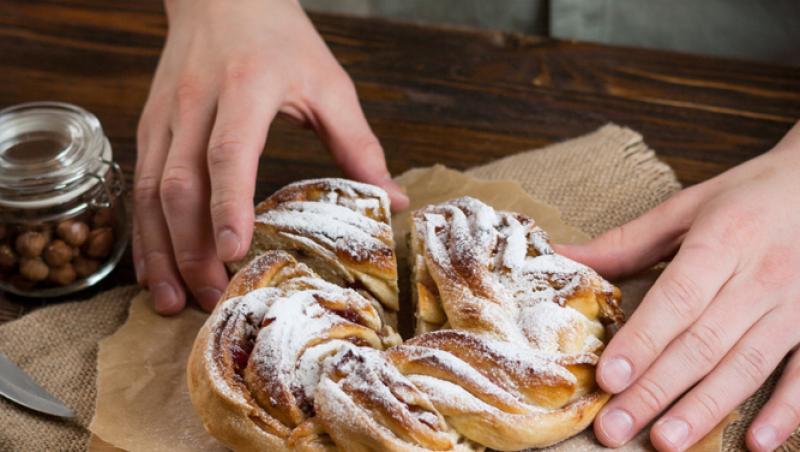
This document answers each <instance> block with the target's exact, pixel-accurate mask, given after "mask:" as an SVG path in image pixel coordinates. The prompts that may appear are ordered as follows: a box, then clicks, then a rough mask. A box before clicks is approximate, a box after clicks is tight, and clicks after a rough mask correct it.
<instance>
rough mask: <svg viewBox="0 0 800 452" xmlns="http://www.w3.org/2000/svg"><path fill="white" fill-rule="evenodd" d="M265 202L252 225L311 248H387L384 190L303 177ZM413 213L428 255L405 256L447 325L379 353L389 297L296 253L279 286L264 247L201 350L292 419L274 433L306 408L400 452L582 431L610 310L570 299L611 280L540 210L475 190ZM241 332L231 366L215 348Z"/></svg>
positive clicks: (216, 378)
mask: <svg viewBox="0 0 800 452" xmlns="http://www.w3.org/2000/svg"><path fill="white" fill-rule="evenodd" d="M300 188H302V189H303V190H302V191H298V192H293V190H295V189H297V190H299V189H300ZM271 202H272V204H270V206H269V209H266V210H262V211H261V212H260V213H259V215H258V217H257V222H259V223H261V224H264V225H269V226H270V227H273V228H275V230H276V231H277V233H278V234H283V236H284V237H291V238H292V240H295V241H296V242H295V243H298V244H301V245H303V246H304V247H305V249H311V250H314V249H316V250H318V252H319V253H320V255H325V256H327V257H328V258H336V256H341V255H345V256H348V257H349V258H351V259H354V260H360V261H364V262H367V261H369V260H371V259H373V258H374V257H375V256H377V255H380V254H381V253H385V252H386V253H390V255H391V256H392V258H393V250H392V246H393V244H392V239H391V228H390V226H389V223H388V215H389V212H388V207H387V206H388V199H387V198H386V194H385V193H384V192H383V191H382V190H380V189H377V188H374V187H371V186H368V185H365V184H354V183H351V182H349V181H336V180H327V179H326V180H317V181H304V182H302V183H299V184H293V185H290V186H288V187H286V188H285V189H283V190H282V191H281V194H280V196H277V197H275V198H273V199H272V201H271ZM382 218H385V219H386V220H385V221H384V220H383V219H382ZM413 218H414V221H415V224H414V227H413V229H412V230H413V231H414V232H415V233H416V234H417V235H418V237H417V239H418V240H419V241H420V242H421V244H422V247H421V249H420V250H418V251H419V252H421V253H422V256H411V258H412V259H416V262H418V267H419V269H420V272H421V274H422V273H424V272H430V274H429V275H426V276H428V278H427V280H428V281H429V282H426V283H427V284H436V285H437V287H436V289H437V290H435V291H434V292H432V293H434V294H435V295H434V296H435V297H437V299H438V302H440V303H442V305H443V307H444V312H445V314H446V317H447V319H446V322H445V323H444V324H443V325H439V326H438V330H436V331H431V332H428V333H425V334H421V335H418V336H416V337H414V338H412V339H410V340H409V341H407V342H406V343H404V344H401V345H397V346H394V347H391V348H389V349H387V350H383V348H384V345H383V344H385V343H386V342H385V339H386V338H385V337H384V335H385V334H387V330H386V329H385V328H384V327H385V325H384V324H383V320H382V316H381V314H380V312H379V311H380V307H377V308H376V306H375V305H374V304H373V303H372V302H371V301H370V300H368V299H367V298H365V297H364V296H362V294H361V293H359V292H357V291H355V290H352V289H347V288H343V287H340V286H337V285H336V284H332V283H331V282H326V281H324V280H322V279H320V278H319V277H318V276H317V275H316V274H314V272H313V271H311V270H310V269H309V268H308V267H306V266H304V265H303V264H299V263H297V262H294V260H293V258H291V257H288V258H287V257H285V256H288V255H287V254H286V253H283V255H282V256H283V257H282V259H284V260H285V259H288V260H289V261H291V263H289V264H286V266H285V268H284V269H282V270H280V271H277V272H274V276H273V277H272V278H273V279H274V284H273V286H274V287H267V288H259V289H256V288H254V286H252V285H251V286H247V284H248V281H249V282H252V281H255V280H256V279H257V278H258V277H259V275H263V274H267V273H269V272H270V271H271V270H273V269H274V267H273V266H275V265H277V263H278V262H284V263H285V261H280V259H277V258H271V257H268V256H266V255H265V256H264V257H262V258H259V259H260V260H258V262H257V263H254V264H251V266H249V267H246V268H245V269H244V270H242V272H241V275H245V276H246V277H244V282H243V283H242V284H243V285H244V287H247V290H249V293H246V294H244V295H241V296H236V297H231V298H228V299H227V300H225V301H223V302H222V303H221V304H220V306H219V307H218V308H217V310H216V311H215V312H214V314H212V316H211V318H210V319H209V322H208V323H207V327H208V328H209V329H210V331H212V332H214V334H215V336H214V337H215V339H213V340H210V341H208V343H207V344H206V348H205V352H206V354H205V359H206V362H209V363H212V364H211V366H210V367H209V368H208V370H207V372H208V373H209V374H210V379H211V382H212V384H213V385H214V386H215V387H216V388H217V390H218V391H219V392H221V393H222V394H223V396H224V397H226V398H228V399H229V400H234V401H236V402H237V403H241V404H242V405H249V406H250V407H251V409H250V410H251V411H249V412H250V413H251V414H252V413H256V412H257V411H258V410H259V409H261V408H263V409H265V410H268V411H270V410H271V411H270V413H272V414H273V415H274V416H275V418H277V419H278V420H279V421H278V422H280V423H282V425H283V426H284V427H285V428H286V430H281V429H280V428H273V430H265V431H268V432H269V433H270V434H272V435H277V436H278V437H279V440H280V439H281V438H282V440H286V441H291V439H290V435H289V433H288V432H291V431H292V429H295V431H297V430H298V429H301V427H303V426H304V425H307V421H309V420H310V422H312V423H313V425H314V426H315V429H316V430H313V433H309V434H311V435H312V436H314V435H317V436H319V438H322V439H319V441H322V442H329V441H332V442H333V443H335V444H340V445H341V444H349V445H353V444H365V445H370V446H375V445H377V444H382V445H384V446H385V447H386V448H394V449H397V450H406V449H409V450H410V449H415V450H417V449H418V448H419V449H435V450H476V449H478V450H479V449H482V448H483V447H484V446H486V447H492V448H497V449H516V448H524V447H538V446H544V445H548V444H552V443H553V442H556V441H560V440H561V439H564V438H566V437H567V436H569V435H571V434H574V433H576V432H577V431H578V430H580V429H583V428H584V427H585V426H586V423H587V422H589V421H590V420H591V416H593V414H592V415H589V416H588V418H587V415H586V413H587V412H596V410H598V409H599V406H600V405H602V401H603V400H604V399H603V398H602V394H601V393H599V392H598V391H597V390H595V389H593V388H592V387H580V385H585V384H587V383H586V382H585V381H586V380H585V379H582V377H581V376H580V375H582V374H580V371H579V370H576V369H580V368H581V367H582V366H584V367H585V366H589V368H591V367H593V366H594V365H596V364H597V362H598V359H599V357H598V353H599V351H600V350H601V349H602V347H603V339H602V338H601V337H600V336H599V335H598V334H599V333H598V328H601V326H599V325H600V323H599V320H598V315H604V314H603V313H602V310H598V309H594V310H592V309H588V310H584V311H582V310H581V309H587V308H586V307H585V306H584V305H574V306H577V307H573V305H571V304H570V302H571V301H574V299H575V298H576V297H577V296H579V295H581V296H585V295H586V293H589V294H590V295H594V296H596V297H598V298H591V297H589V298H587V299H588V300H589V301H588V303H600V301H598V300H600V299H601V298H602V297H610V293H611V286H610V285H609V284H608V283H606V282H605V281H603V280H602V278H600V277H599V276H598V275H597V274H596V273H595V272H594V271H593V270H591V269H589V268H588V267H586V266H583V265H581V264H579V263H577V262H574V261H571V260H569V259H567V258H564V257H562V256H559V255H556V254H555V253H554V251H553V249H552V248H551V247H550V245H549V243H548V239H547V235H546V234H545V232H544V231H543V230H542V229H541V228H539V227H538V226H537V225H536V224H535V222H534V221H533V220H532V219H530V218H527V217H524V216H522V215H519V214H515V213H511V212H502V211H495V210H494V209H492V208H491V207H490V206H487V205H486V204H484V203H482V202H480V201H478V200H476V199H473V198H466V197H465V198H459V199H456V200H453V201H449V202H446V203H442V204H439V205H435V206H429V207H427V208H424V209H421V210H419V211H417V212H415V213H414V215H413ZM314 247H317V248H314ZM273 253H274V252H273ZM325 253H327V254H325ZM284 255H285V256H284ZM253 284H254V283H253ZM259 284H265V283H264V282H260V283H259ZM270 284H271V283H270ZM603 299H605V298H603ZM613 307H615V305H614V306H613ZM587 312H588V313H589V314H587ZM598 313H600V314H598ZM222 332H225V334H231V335H234V336H235V337H223V333H222ZM236 335H238V336H236ZM223 339H226V340H227V342H226V341H225V340H223ZM242 341H250V343H251V344H252V345H251V348H252V350H251V351H249V352H248V354H247V355H246V366H244V367H243V369H244V370H242V369H239V370H237V371H238V372H239V374H237V376H235V377H234V378H233V379H231V377H230V369H224V368H223V367H222V366H223V363H222V361H221V356H222V355H223V354H225V353H229V352H230V350H226V349H221V348H220V347H224V346H229V345H226V344H232V343H233V344H239V343H241V342H242ZM576 372H577V373H576ZM598 403H599V405H598ZM275 410H277V411H275ZM587 410H588V411H587ZM541 426H549V427H546V428H545V427H542V428H539V427H541ZM494 429H501V430H499V431H502V432H503V433H502V434H495V433H494ZM323 437H324V438H323ZM286 444H287V447H289V443H288V442H287V443H286ZM389 446H391V447H389Z"/></svg>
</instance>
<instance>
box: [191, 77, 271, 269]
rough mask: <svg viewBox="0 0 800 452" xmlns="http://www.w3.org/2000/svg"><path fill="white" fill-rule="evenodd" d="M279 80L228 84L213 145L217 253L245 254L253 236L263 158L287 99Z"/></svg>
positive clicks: (228, 258) (231, 257)
mask: <svg viewBox="0 0 800 452" xmlns="http://www.w3.org/2000/svg"><path fill="white" fill-rule="evenodd" d="M281 96H282V94H281V93H280V91H279V85H278V84H277V83H271V82H270V81H269V80H267V79H263V80H261V81H258V82H254V83H231V84H228V85H227V86H226V87H225V88H223V90H222V93H221V94H220V99H219V102H218V106H217V117H216V121H215V124H214V130H213V131H212V133H211V138H210V140H209V145H208V159H207V164H208V172H209V174H210V176H211V219H212V223H213V228H214V238H215V243H216V253H217V256H218V257H219V258H220V259H222V260H223V261H226V262H228V261H233V260H236V259H241V258H242V257H244V255H245V254H246V253H247V249H248V248H249V246H250V240H251V238H252V235H253V215H254V213H253V209H254V207H253V196H254V195H255V185H256V173H257V170H258V158H259V156H260V155H261V151H262V150H263V149H264V143H265V141H266V139H267V131H268V129H269V124H270V122H272V119H273V118H274V117H275V114H276V112H277V110H278V108H279V106H280V103H281V101H282V97H281Z"/></svg>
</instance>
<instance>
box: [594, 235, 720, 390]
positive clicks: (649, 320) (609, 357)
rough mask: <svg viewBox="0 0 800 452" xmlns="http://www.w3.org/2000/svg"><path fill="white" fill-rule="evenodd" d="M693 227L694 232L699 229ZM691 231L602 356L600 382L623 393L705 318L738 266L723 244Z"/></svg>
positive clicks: (608, 388)
mask: <svg viewBox="0 0 800 452" xmlns="http://www.w3.org/2000/svg"><path fill="white" fill-rule="evenodd" d="M694 231H695V230H693V234H694ZM697 231H698V234H697V235H696V236H697V237H700V239H697V240H696V239H694V236H693V235H692V234H690V236H688V237H687V239H686V241H685V243H684V244H683V246H681V249H680V250H679V251H678V254H677V255H676V256H675V258H674V259H673V261H672V263H670V265H669V266H668V267H667V269H666V270H664V272H663V273H662V274H661V276H660V277H659V278H658V280H657V281H656V282H655V284H654V285H653V287H652V288H651V289H650V290H649V291H648V293H647V295H645V297H644V300H642V303H641V305H640V306H639V307H638V308H637V309H636V311H635V312H634V313H633V315H632V316H631V318H630V320H629V321H628V322H627V323H626V324H625V326H624V327H622V328H621V329H620V331H619V332H618V333H617V334H616V335H615V336H614V337H613V338H612V339H611V342H610V343H609V344H608V347H607V348H606V350H605V351H604V352H603V355H602V357H601V358H600V363H599V364H598V369H597V382H598V384H599V385H600V387H602V388H603V389H604V390H606V391H608V392H611V393H618V392H621V391H623V390H624V389H625V388H627V387H628V386H629V385H630V384H631V383H632V382H633V381H635V380H636V379H638V378H639V377H640V376H641V375H642V374H643V373H644V372H645V370H647V368H648V367H650V365H651V364H652V363H653V361H655V359H656V358H657V357H658V356H659V355H660V354H661V353H662V352H663V351H664V349H665V348H666V347H667V345H668V344H669V343H670V342H671V341H672V340H673V339H675V337H677V336H678V334H679V333H681V332H682V331H684V330H686V329H687V328H688V327H689V325H691V324H692V323H694V322H695V320H697V319H698V318H699V317H700V314H701V313H702V312H703V311H704V310H705V308H706V306H708V304H709V303H710V302H711V301H712V300H713V299H714V297H715V296H716V295H717V292H718V291H719V290H720V288H721V287H722V286H723V285H724V284H725V282H726V281H727V280H728V279H729V278H730V276H731V275H732V274H733V273H734V270H735V269H736V261H735V260H734V259H733V258H732V257H730V253H729V251H727V250H726V249H725V248H724V247H723V246H715V245H712V244H711V243H710V242H709V243H706V242H704V241H703V240H704V239H703V238H704V237H705V235H703V234H702V232H703V231H702V229H701V228H697Z"/></svg>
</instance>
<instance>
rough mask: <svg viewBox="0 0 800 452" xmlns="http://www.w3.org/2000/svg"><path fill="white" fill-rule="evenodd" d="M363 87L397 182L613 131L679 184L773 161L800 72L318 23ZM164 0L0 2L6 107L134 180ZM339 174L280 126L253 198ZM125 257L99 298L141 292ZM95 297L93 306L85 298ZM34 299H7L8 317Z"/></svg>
mask: <svg viewBox="0 0 800 452" xmlns="http://www.w3.org/2000/svg"><path fill="white" fill-rule="evenodd" d="M312 20H313V21H314V23H315V25H316V26H317V28H318V29H319V30H320V32H321V33H322V35H323V37H324V38H325V40H326V41H327V42H328V44H329V45H330V47H331V48H332V50H333V52H334V53H335V55H336V56H337V57H338V58H339V60H340V61H341V62H342V64H343V65H344V66H345V68H346V69H347V70H348V72H349V73H350V75H351V76H352V77H353V79H354V80H355V82H356V85H357V88H358V92H359V94H360V96H361V101H362V103H363V105H364V109H365V111H366V115H367V118H368V119H369V121H370V123H371V125H372V126H373V128H374V130H375V133H376V134H377V135H378V137H379V138H380V139H381V141H382V143H383V145H384V147H385V150H386V154H387V158H388V162H389V168H390V169H391V171H392V172H393V173H400V172H402V171H404V170H406V169H408V168H411V167H414V166H426V165H431V164H434V163H444V164H446V165H448V166H450V167H453V168H458V169H463V168H468V167H470V166H474V165H477V164H480V163H485V162H487V161H490V160H493V159H496V158H498V157H502V156H505V155H508V154H510V153H514V152H518V151H521V150H524V149H528V148H532V147H538V146H542V145H545V144H548V143H552V142H555V141H559V140H564V139H566V138H570V137H573V136H576V135H580V134H583V133H586V132H589V131H591V130H593V129H595V128H597V127H599V126H600V125H602V124H604V123H606V122H609V121H611V122H615V123H618V124H621V125H625V126H628V127H631V128H633V129H635V130H637V131H639V132H641V133H642V134H643V135H644V137H645V139H646V141H647V143H648V144H649V145H651V146H652V147H653V148H655V149H656V150H657V151H658V153H659V155H660V156H661V157H662V158H663V159H664V160H665V161H666V162H667V163H669V164H670V165H671V166H672V167H673V168H674V169H675V171H676V172H677V174H678V176H679V178H680V180H681V181H682V182H683V183H684V184H687V185H688V184H694V183H697V182H700V181H703V180H705V179H708V178H710V177H712V176H714V175H715V174H718V173H720V172H721V171H724V170H725V169H727V168H730V167H732V166H734V165H736V164H738V163H740V162H742V161H744V160H747V159H749V158H751V157H753V156H755V155H758V154H759V153H762V152H764V151H766V150H768V149H770V147H771V146H772V145H773V144H774V143H775V142H776V141H777V140H778V139H779V138H780V137H781V136H782V135H783V134H784V133H785V132H786V131H787V130H788V129H789V128H790V127H791V126H792V124H793V123H794V122H795V121H796V120H797V119H798V118H800V69H798V68H790V67H781V66H773V65H766V64H760V63H750V62H741V61H731V60H722V59H715V58H706V57H701V56H688V55H681V54H675V53H668V52H660V51H651V50H640V49H630V48H621V47H611V46H604V45H595V44H586V43H575V42H565V41H558V40H553V39H547V38H536V37H529V36H519V35H509V34H504V33H494V32H481V31H467V30H457V29H443V28H433V27H422V26H413V25H403V24H396V23H390V22H386V21H382V20H364V19H353V18H349V17H336V16H328V15H312ZM165 29H166V21H165V18H164V15H163V11H162V6H161V4H160V2H159V1H156V0H148V1H144V0H138V1H132V0H124V1H122V0H70V1H66V0H64V1H57V0H49V1H47V0H41V1H33V0H2V1H0V106H3V107H4V106H9V105H12V104H16V103H20V102H27V101H34V100H60V101H66V102H73V103H76V104H79V105H81V106H83V107H85V108H87V109H88V110H90V111H92V112H94V113H95V114H96V115H97V116H98V117H99V118H100V120H101V122H102V123H103V125H104V127H105V129H106V133H107V134H108V136H109V138H110V140H111V142H112V145H113V147H114V151H115V159H116V160H117V161H118V162H119V163H120V164H121V165H122V167H123V168H124V169H125V170H126V174H127V176H128V182H130V180H131V178H132V168H133V165H134V162H135V158H136V143H135V134H136V123H137V119H138V115H139V113H140V110H141V108H142V105H143V104H144V101H145V99H146V96H147V91H148V86H149V83H150V78H151V76H152V73H153V70H154V68H155V66H156V63H157V61H158V56H159V52H160V49H161V46H162V43H163V40H164V35H165ZM339 174H340V173H339V171H338V170H337V169H336V168H335V166H334V165H333V162H332V160H331V158H330V157H329V156H328V154H327V153H326V152H325V150H324V149H323V147H322V146H321V144H320V143H319V141H318V140H317V138H316V136H315V135H314V134H313V133H312V132H311V131H309V130H306V129H301V128H298V127H296V126H294V125H292V124H290V123H289V122H288V121H286V120H283V119H279V120H277V121H276V122H275V123H274V124H273V127H272V130H271V133H270V138H269V141H268V143H267V152H266V156H265V157H264V158H263V159H262V162H261V166H260V168H259V179H258V190H257V197H258V198H262V197H264V196H266V195H268V194H269V193H271V192H272V191H273V190H275V189H276V188H278V187H280V186H282V185H284V184H286V183H288V182H291V181H293V180H297V179H300V178H307V177H320V176H334V175H339ZM133 280H134V279H133V272H132V265H131V263H130V260H129V258H127V257H126V258H125V260H124V261H123V263H122V264H121V265H120V266H119V268H118V269H117V270H116V271H115V272H114V273H113V275H112V276H111V277H110V278H108V280H106V281H105V282H104V283H103V284H101V287H100V288H99V289H103V288H108V287H112V286H114V285H117V284H126V283H131V282H133ZM99 289H95V290H92V291H88V292H86V293H84V294H82V295H81V296H82V297H86V296H89V295H91V294H92V293H94V292H96V290H99ZM40 303H41V302H36V301H27V302H26V301H22V300H19V299H11V300H10V301H9V300H6V301H2V302H0V319H6V320H7V319H8V318H11V317H16V316H18V315H20V313H21V312H23V311H24V310H26V309H29V308H30V307H31V306H35V305H38V304H40Z"/></svg>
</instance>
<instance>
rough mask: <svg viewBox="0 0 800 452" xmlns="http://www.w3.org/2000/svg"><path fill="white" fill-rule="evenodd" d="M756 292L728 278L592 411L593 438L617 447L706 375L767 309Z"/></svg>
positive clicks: (750, 287)
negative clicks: (651, 359)
mask: <svg viewBox="0 0 800 452" xmlns="http://www.w3.org/2000/svg"><path fill="white" fill-rule="evenodd" d="M759 296H761V293H760V292H759V291H758V290H757V289H756V288H755V287H754V286H753V285H752V284H749V283H748V281H746V280H744V279H738V280H732V281H730V282H728V283H727V284H726V285H725V286H724V287H723V289H722V290H721V291H720V293H719V295H718V296H717V297H716V298H715V300H714V302H713V303H712V304H711V305H710V306H709V307H708V308H707V309H706V311H705V312H704V313H703V315H702V317H701V318H700V319H698V320H697V322H695V323H694V324H693V325H692V326H690V327H689V329H687V330H686V331H684V332H683V333H682V334H681V335H680V336H679V337H678V338H676V339H675V340H674V341H672V342H671V343H670V344H669V346H668V347H666V349H665V350H664V352H663V353H662V354H661V356H660V357H659V358H658V359H657V360H656V362H655V363H653V365H652V366H650V367H649V368H648V369H647V371H645V373H644V374H643V375H642V376H641V377H640V378H638V379H637V380H636V381H635V382H634V383H633V384H632V385H631V386H630V387H629V388H628V389H627V390H625V391H623V392H622V393H620V394H618V395H617V396H616V397H614V398H613V399H612V400H611V401H610V402H609V403H608V404H607V405H606V406H605V407H604V408H603V410H602V411H601V412H600V414H599V415H598V416H597V421H596V423H595V427H596V428H595V430H596V432H597V436H598V439H600V441H601V442H603V443H604V444H607V445H612V446H619V445H622V444H624V443H626V442H627V441H628V440H630V439H631V438H632V437H633V436H634V435H635V434H636V432H638V431H639V430H641V429H642V428H643V427H645V426H646V425H647V424H649V423H650V421H651V420H652V419H653V418H654V417H655V416H657V415H658V414H659V413H661V412H662V411H663V410H664V409H666V408H667V407H668V406H669V404H671V403H672V402H673V401H674V400H675V399H677V398H678V397H679V396H680V395H681V394H683V393H684V392H685V391H686V390H687V389H689V388H690V387H691V386H692V385H694V384H695V383H696V382H697V381H699V380H700V379H702V378H703V377H704V376H705V375H706V374H708V373H709V372H710V371H711V370H712V369H713V368H714V367H715V366H716V365H717V364H718V363H719V361H720V360H721V359H722V357H723V356H725V354H726V353H727V352H728V351H729V350H730V349H731V348H732V347H733V346H734V345H735V344H736V341H737V340H738V339H739V338H740V337H742V336H743V335H744V334H745V333H746V332H747V330H748V329H749V328H750V327H751V326H752V325H753V323H755V322H756V320H757V319H759V318H761V316H762V315H764V314H765V313H766V311H767V310H768V306H766V305H765V304H759V303H753V300H754V299H757V298H758V297H759ZM747 311H750V313H751V314H752V315H741V313H743V312H747Z"/></svg>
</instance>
